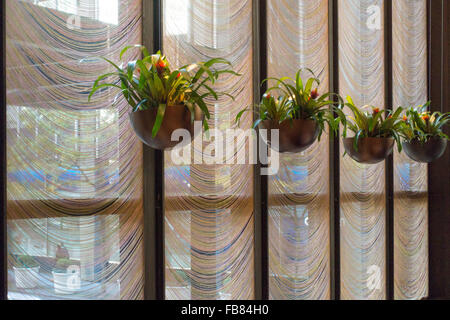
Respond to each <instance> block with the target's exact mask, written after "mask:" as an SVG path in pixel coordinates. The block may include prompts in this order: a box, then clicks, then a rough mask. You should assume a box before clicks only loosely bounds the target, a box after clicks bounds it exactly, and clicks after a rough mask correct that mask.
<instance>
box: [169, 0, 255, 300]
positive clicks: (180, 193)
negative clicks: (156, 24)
mask: <svg viewBox="0 0 450 320" xmlns="http://www.w3.org/2000/svg"><path fill="white" fill-rule="evenodd" d="M163 12H164V14H163V21H164V26H163V48H164V53H165V54H166V55H167V56H168V58H169V60H170V61H169V62H171V63H172V64H173V65H174V66H181V65H184V64H187V63H192V62H198V61H206V60H208V59H210V58H216V57H223V58H225V59H227V60H229V61H230V62H231V63H232V65H233V69H234V70H235V71H237V72H239V73H240V74H242V76H241V77H239V78H236V77H232V76H223V77H221V79H220V81H219V82H217V83H216V84H215V88H216V89H218V90H219V91H225V92H229V93H230V94H232V95H233V96H235V99H236V100H235V102H233V101H232V100H231V99H230V98H229V97H226V96H223V97H220V98H219V101H209V103H208V104H209V110H210V113H211V119H210V121H209V126H210V128H211V129H219V130H221V131H222V132H224V131H225V130H226V129H228V128H231V127H232V126H233V123H234V118H235V117H236V115H237V113H238V112H239V111H240V109H241V108H243V107H244V106H251V105H252V100H253V88H252V74H253V73H252V56H253V52H252V1H251V0H244V1H243V0H217V1H210V0H182V1H180V0H164V1H163ZM251 121H252V119H251V114H249V113H248V114H247V115H246V116H245V119H243V120H242V121H241V129H244V128H249V127H250V126H251ZM204 139H205V143H204V145H203V147H205V146H206V145H207V144H209V143H208V142H206V140H207V137H204ZM238 141H239V139H238ZM230 142H231V141H227V140H225V145H227V146H228V145H230ZM194 144H195V143H194ZM195 147H196V149H195V150H194V153H200V154H202V150H203V151H204V149H201V148H197V146H195ZM242 147H244V146H243V145H238V146H237V149H236V150H239V149H240V148H242ZM208 154H209V153H208ZM202 155H203V158H204V161H203V162H204V164H195V165H186V166H180V165H175V164H174V163H173V162H172V160H171V152H166V153H165V159H166V160H165V179H166V180H165V235H166V248H165V253H166V263H165V267H166V298H167V299H195V300H201V299H252V298H253V297H254V292H253V287H254V284H253V282H254V272H253V259H254V257H253V239H254V237H253V233H254V228H253V169H252V166H251V165H241V164H233V165H223V164H217V163H214V164H211V163H212V162H211V161H213V159H210V157H208V156H207V155H206V153H203V154H202ZM234 158H236V154H235V153H233V154H232V156H231V159H227V160H233V159H234ZM220 160H223V159H220ZM234 162H235V163H236V161H234ZM206 163H209V164H206Z"/></svg>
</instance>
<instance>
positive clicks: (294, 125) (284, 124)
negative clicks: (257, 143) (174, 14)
mask: <svg viewBox="0 0 450 320" xmlns="http://www.w3.org/2000/svg"><path fill="white" fill-rule="evenodd" d="M303 71H308V72H309V73H311V75H312V77H311V78H308V79H307V80H306V82H304V81H303V79H302V77H301V73H302V72H303ZM269 81H275V82H276V85H275V86H273V87H270V88H269V89H268V90H267V92H266V93H265V94H264V96H263V98H262V100H261V103H260V104H259V106H258V109H259V110H258V111H257V113H259V119H258V120H256V121H255V123H254V127H257V126H260V127H262V128H264V129H268V130H269V138H268V143H269V144H270V142H271V137H270V132H271V130H272V129H278V130H280V145H279V149H278V150H277V151H279V152H301V151H304V150H306V149H307V148H308V147H310V146H311V145H312V144H313V143H314V141H316V139H318V140H320V138H321V136H322V133H323V131H324V130H325V123H327V124H328V126H329V127H330V129H331V130H330V131H332V132H333V133H335V132H337V130H338V128H339V123H340V122H342V123H343V124H344V125H345V121H346V120H345V116H344V114H343V113H342V110H341V109H340V108H339V107H338V106H336V105H341V104H340V103H336V102H335V101H333V100H332V98H333V96H336V97H337V98H338V101H339V102H341V101H342V99H341V98H340V97H339V96H338V95H337V94H334V93H325V94H323V95H319V93H318V89H317V87H318V86H319V85H320V80H319V79H318V78H317V77H316V76H315V75H314V73H313V72H312V71H311V70H310V69H300V70H298V71H297V74H296V77H295V80H293V79H292V78H289V77H284V78H267V79H265V80H264V81H263V83H265V82H269ZM272 93H275V94H276V97H275V96H273V95H272ZM246 111H249V110H248V109H244V110H242V111H241V112H239V114H238V115H237V117H236V122H238V123H239V121H240V119H241V117H242V115H243V113H244V112H246ZM334 113H336V114H337V115H338V117H335V116H334Z"/></svg>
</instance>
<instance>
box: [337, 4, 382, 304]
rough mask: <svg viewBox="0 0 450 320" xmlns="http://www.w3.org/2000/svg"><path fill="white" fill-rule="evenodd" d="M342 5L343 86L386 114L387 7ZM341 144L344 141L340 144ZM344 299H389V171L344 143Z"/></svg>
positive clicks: (358, 101) (360, 103)
mask: <svg viewBox="0 0 450 320" xmlns="http://www.w3.org/2000/svg"><path fill="white" fill-rule="evenodd" d="M338 3H339V9H338V10H339V20H338V24H339V86H340V94H341V95H342V96H343V97H346V96H347V95H350V96H351V97H352V98H353V100H354V102H355V103H356V104H357V105H358V106H363V105H366V104H370V105H374V106H377V107H380V109H382V108H384V99H385V98H384V95H385V92H384V86H385V81H384V76H385V74H384V18H383V12H384V1H382V0H341V1H339V2H338ZM341 140H342V139H341ZM340 179H341V181H340V185H341V197H340V201H341V221H340V222H341V226H340V230H341V243H340V244H341V248H340V250H341V259H340V261H341V297H342V299H375V300H376V299H384V298H385V297H386V288H385V287H386V286H385V282H386V281H385V279H386V278H385V277H386V274H385V265H386V250H385V246H386V243H385V209H386V208H385V199H386V197H385V196H386V192H385V165H384V163H381V164H377V165H363V164H359V163H357V162H355V161H354V160H352V159H351V158H350V157H349V156H344V147H343V144H342V143H341V167H340Z"/></svg>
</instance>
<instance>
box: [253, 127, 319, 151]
mask: <svg viewBox="0 0 450 320" xmlns="http://www.w3.org/2000/svg"><path fill="white" fill-rule="evenodd" d="M259 127H260V128H261V129H267V130H268V131H267V139H265V140H264V142H265V143H266V144H267V145H268V146H269V147H271V148H272V149H274V150H275V151H277V152H280V153H297V152H303V151H305V150H307V149H308V148H309V147H310V146H311V145H312V144H313V143H314V142H315V141H316V140H317V137H318V136H319V132H320V130H319V126H318V125H317V122H315V121H314V120H303V119H292V120H285V121H283V122H281V123H279V122H278V121H274V120H264V121H261V123H260V125H259ZM272 130H279V144H278V147H274V146H272V143H271V141H272V137H271V132H272Z"/></svg>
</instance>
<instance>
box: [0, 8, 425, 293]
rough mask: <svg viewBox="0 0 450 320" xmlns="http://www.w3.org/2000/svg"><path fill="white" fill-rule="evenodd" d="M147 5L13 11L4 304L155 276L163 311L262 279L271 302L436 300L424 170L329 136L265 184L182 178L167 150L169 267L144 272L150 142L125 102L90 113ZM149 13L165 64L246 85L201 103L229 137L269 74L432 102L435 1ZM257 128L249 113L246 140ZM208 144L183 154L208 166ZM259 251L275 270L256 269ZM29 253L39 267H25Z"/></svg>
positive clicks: (139, 288)
mask: <svg viewBox="0 0 450 320" xmlns="http://www.w3.org/2000/svg"><path fill="white" fill-rule="evenodd" d="M149 3H150V2H149V1H141V0H83V1H80V0H76V1H72V0H46V1H37V0H14V1H7V2H6V19H7V22H8V23H7V29H6V36H7V43H8V45H7V52H6V55H7V59H6V62H7V100H8V101H7V102H8V103H7V149H8V153H7V157H8V161H7V174H8V181H7V192H8V199H7V200H8V201H7V205H8V210H7V228H8V230H7V233H8V241H7V249H8V288H9V292H8V297H9V298H10V299H143V298H145V297H147V296H148V293H147V292H144V290H145V289H144V287H145V286H144V279H145V278H146V277H147V276H148V274H149V269H151V270H161V271H163V272H164V287H163V288H162V289H163V290H162V291H164V294H165V298H166V299H170V300H175V299H194V300H201V299H221V300H234V299H254V298H259V295H260V294H261V293H260V292H258V286H261V285H264V284H265V281H266V282H267V286H266V287H264V288H262V290H260V291H262V295H263V297H264V298H269V299H292V300H300V299H322V300H326V299H330V298H333V296H334V295H335V294H336V293H337V294H339V295H340V297H339V298H341V299H373V300H381V299H386V298H388V297H389V295H390V294H391V289H390V288H389V286H392V289H393V294H394V297H395V298H396V299H420V298H423V297H426V296H427V295H428V291H429V288H428V272H429V270H428V181H427V178H428V172H427V166H426V165H420V164H417V163H415V162H412V161H410V160H408V158H407V157H406V156H405V155H402V154H399V153H398V152H395V154H394V156H393V159H389V160H388V161H386V162H385V163H380V164H377V165H362V164H358V163H356V162H355V161H353V160H352V159H350V157H348V156H345V155H344V148H343V146H342V143H341V145H340V150H339V151H338V150H335V146H336V145H337V144H338V140H337V139H336V140H333V138H332V137H330V135H329V133H328V132H327V133H325V134H324V135H323V136H322V138H321V140H320V141H317V142H316V143H315V144H314V145H313V146H312V147H311V148H309V149H308V150H306V151H305V152H302V153H297V154H280V168H279V171H278V173H276V174H275V175H272V176H269V177H265V178H264V179H265V180H262V181H264V182H265V183H261V185H258V183H255V181H258V180H255V177H257V176H256V174H259V173H258V167H257V166H253V165H249V164H226V165H224V164H219V163H215V162H214V159H209V158H208V159H207V161H208V162H210V163H211V164H193V165H177V164H175V163H173V162H172V161H171V156H170V152H166V153H165V155H166V156H165V157H164V159H165V160H164V163H163V167H164V169H163V175H164V177H163V178H164V186H162V185H161V186H160V187H161V188H163V187H164V190H163V191H164V192H163V194H164V197H163V201H164V219H163V220H164V223H163V229H162V230H159V229H158V230H157V231H159V232H160V233H161V234H162V231H163V232H164V234H165V239H164V240H165V241H164V247H163V248H162V249H163V250H162V251H163V252H164V253H163V254H164V260H163V263H160V265H145V263H144V262H145V261H148V259H146V257H145V256H144V255H145V254H147V253H148V252H147V251H148V250H143V249H144V246H147V245H150V243H144V242H145V241H147V240H148V238H149V237H151V236H153V235H148V234H144V232H145V231H144V230H145V229H147V228H145V227H148V226H146V225H144V223H147V217H146V220H145V222H144V199H145V197H149V195H148V194H144V186H143V181H144V178H148V177H143V171H144V170H143V168H144V166H146V165H148V164H147V163H143V162H144V160H143V159H144V158H143V146H142V144H141V143H140V142H139V141H138V139H137V138H136V137H135V135H134V133H133V131H132V130H131V128H130V125H129V121H128V113H129V107H128V106H127V104H126V102H125V101H123V99H122V97H121V96H120V94H119V95H117V92H115V91H113V90H109V89H104V90H100V91H99V92H98V94H96V95H95V96H94V97H93V100H92V102H88V95H89V91H90V88H91V86H92V84H93V81H95V79H96V77H97V76H98V75H99V74H102V73H104V72H106V71H108V70H109V69H108V68H109V66H108V65H107V64H106V63H104V62H103V61H102V60H101V59H99V57H100V56H106V57H108V58H110V59H112V60H114V61H117V60H118V57H119V53H120V51H121V49H122V48H123V47H124V46H126V45H131V44H135V43H141V42H142V38H143V36H144V38H145V36H146V35H143V34H142V30H143V26H142V15H143V12H144V11H145V10H144V9H145V6H148V5H149ZM330 3H331V4H333V5H330ZM336 3H337V6H335V5H334V4H336ZM156 4H158V5H159V4H160V5H161V7H162V12H161V14H162V16H161V17H157V18H158V19H157V21H159V20H161V21H162V22H161V25H160V26H159V28H160V29H158V30H151V31H161V35H162V39H161V40H162V51H163V52H164V54H166V55H167V56H168V58H169V60H170V62H171V64H172V65H173V66H175V67H178V66H181V65H185V64H187V63H191V62H196V61H204V60H208V59H209V58H213V57H223V58H225V59H228V60H229V61H231V63H232V65H233V69H234V70H235V71H237V72H238V73H240V74H242V76H241V77H239V78H235V77H233V76H229V75H224V76H223V77H222V78H221V79H220V81H218V82H217V83H216V84H215V87H216V88H217V89H218V90H219V91H225V92H229V93H231V94H233V95H234V96H235V100H232V99H231V98H229V97H227V96H221V97H220V98H219V99H218V101H208V105H209V110H210V112H211V119H210V120H209V126H210V128H212V129H220V130H226V129H228V128H231V127H232V126H233V125H234V119H235V117H236V115H237V113H238V112H239V111H240V110H242V108H243V107H244V106H252V105H253V104H254V103H255V102H257V101H258V99H259V97H258V94H259V93H260V92H259V88H257V87H256V86H255V85H254V82H255V81H256V80H257V77H258V76H259V75H261V76H262V77H265V76H269V77H280V76H285V75H290V76H293V75H294V74H295V72H296V71H297V70H298V69H299V68H302V67H308V68H311V69H312V70H313V71H314V73H315V75H316V76H317V77H318V78H319V79H320V81H321V84H320V86H319V92H320V93H323V92H327V91H329V90H337V91H338V92H339V93H340V95H341V96H343V97H346V96H347V95H351V96H352V98H353V100H354V101H355V102H356V104H357V105H365V104H372V105H376V106H379V107H382V108H384V107H386V106H387V102H389V101H390V99H392V100H393V101H392V104H393V105H394V106H397V105H402V106H404V107H409V106H411V105H417V104H422V103H424V102H425V101H426V100H428V96H427V91H428V84H427V76H428V70H427V68H428V66H427V50H428V46H427V40H428V39H427V30H426V29H427V19H426V16H427V3H426V0H396V1H393V2H392V3H391V2H388V1H384V0H340V1H332V2H330V1H328V0H318V1H317V0H315V1H313V0H285V1H279V0H265V1H261V2H256V1H252V0H214V1H209V0H161V1H160V3H159V2H157V3H156ZM150 5H151V6H153V2H152V3H151V4H150ZM152 8H153V7H152ZM391 8H392V18H391V17H390V16H388V15H387V14H386V13H389V12H390V9H391ZM145 12H147V11H145ZM155 14H160V13H159V12H156V13H155ZM336 14H337V16H338V19H337V21H334V20H333V19H335V15H336ZM159 18H162V19H159ZM150 20H151V19H148V20H147V21H150ZM14 21H22V22H23V23H21V24H20V25H17V24H15V23H14ZM151 23H153V21H151ZM258 23H259V25H257V24H258ZM330 23H332V24H331V25H330ZM255 27H258V28H260V30H259V31H260V32H255V30H258V29H257V28H255ZM334 27H336V29H335V30H333V28H334ZM266 31H267V32H266ZM155 34H156V32H155ZM391 36H392V48H388V47H387V46H389V45H390V44H389V42H388V41H386V40H389V39H390V37H391ZM257 49H261V52H257V51H256V50H257ZM334 50H336V51H334ZM127 54H128V55H129V56H128V57H127V58H126V59H128V58H130V59H131V58H133V57H135V56H134V55H137V54H138V52H132V51H129V52H128V53H127ZM336 54H337V55H338V56H337V58H336V59H334V55H336ZM391 54H392V57H391V56H390V55H391ZM391 58H392V59H391ZM126 59H125V60H126ZM266 60H267V61H266ZM331 61H333V63H334V64H331V63H330V62H331ZM390 67H392V75H391V74H389V72H387V70H388V69H389V68H390ZM302 76H309V75H308V74H307V73H306V72H304V73H303V74H302ZM391 76H392V78H391ZM386 80H389V81H386ZM391 80H392V81H391ZM388 107H390V106H388ZM252 122H253V116H252V114H251V113H246V114H244V117H243V118H242V120H241V126H240V127H241V128H250V127H251V126H252ZM242 135H245V133H244V132H243V133H242ZM211 139H214V138H211ZM203 140H204V144H203V145H200V146H199V145H195V144H193V145H192V146H191V147H192V148H193V149H194V153H196V154H200V153H201V154H202V155H203V157H208V156H207V155H206V154H205V153H204V148H205V146H206V144H207V143H208V142H209V141H208V137H207V136H206V135H205V136H204V137H203ZM237 141H241V144H240V145H238V146H237V150H239V149H242V148H245V146H244V145H243V143H245V139H239V138H238V139H237ZM224 143H225V144H229V143H230V141H225V142H224ZM333 143H334V144H333ZM233 144H234V141H233ZM331 146H333V147H331ZM229 156H230V155H229V154H227V155H224V157H229ZM231 157H232V158H233V159H235V158H236V159H237V158H238V154H237V152H236V154H232V155H231ZM338 158H339V165H337V163H338V161H337V159H338ZM227 160H228V163H230V162H235V161H230V159H227ZM225 162H227V161H224V162H223V163H225ZM161 164H162V163H161ZM147 171H148V172H150V173H149V174H150V175H153V174H154V173H153V171H152V170H147ZM156 174H158V173H156ZM152 178H153V176H152ZM334 180H339V181H338V182H337V181H334ZM391 187H392V188H391ZM266 191H267V192H266ZM266 196H267V197H266ZM259 197H262V198H263V201H261V206H262V208H261V209H260V208H258V207H257V205H255V204H256V203H257V202H256V201H259V200H256V199H259ZM333 197H336V198H334V199H333ZM337 200H339V203H337V202H338V201H337ZM257 210H259V211H257ZM261 213H262V217H261V216H260V214H261ZM333 214H335V215H336V216H333ZM391 218H392V221H393V226H392V225H390V224H389V221H391V220H390V219H391ZM257 219H260V220H257ZM264 219H266V220H264ZM263 221H264V222H267V225H266V224H265V223H260V222H263ZM337 222H338V223H337ZM262 225H264V226H262ZM264 228H267V229H264ZM389 228H392V229H393V233H392V232H390V231H389V230H390V229H389ZM261 233H263V235H262V236H261ZM334 233H336V234H338V239H339V243H338V244H336V243H334V240H335V238H333V234H334ZM265 240H267V243H265ZM150 242H151V241H150ZM162 245H163V244H161V246H162ZM390 247H392V251H393V253H392V255H393V257H394V263H395V265H394V268H393V269H391V268H390V261H389V259H388V258H389V255H388V254H387V252H388V251H390ZM256 250H261V252H262V253H264V254H266V257H267V259H260V260H258V258H256V259H255V257H260V256H261V252H258V254H257V252H256ZM337 254H338V255H339V256H338V257H336V256H335V255H337ZM25 257H29V258H31V259H32V260H33V261H35V262H36V263H37V264H38V265H39V268H38V269H37V270H34V271H33V270H32V272H28V273H27V272H26V271H24V270H19V269H23V267H24V265H23V261H24V259H25V260H26V258H25ZM336 258H338V259H337V260H339V262H338V263H339V264H338V265H336V263H335V262H336ZM63 263H65V264H67V265H66V267H63V268H62V269H63V271H64V272H62V271H61V264H63ZM21 267H22V268H21ZM28 269H31V268H28ZM261 270H262V272H261ZM336 270H337V271H338V272H339V274H337V272H336ZM155 273H156V272H155ZM159 274H160V273H159ZM255 274H256V275H257V276H255ZM64 275H67V277H66V278H64ZM391 276H392V278H393V281H390V277H391ZM257 277H259V278H257ZM262 278H264V279H263V280H261V279H262ZM61 279H62V280H61ZM387 279H388V280H389V281H386V280H387ZM333 281H335V282H334V283H333ZM391 282H392V283H391ZM333 284H334V285H333ZM335 285H337V286H335ZM334 287H338V289H339V290H340V291H339V292H337V291H333V288H334ZM259 289H261V288H259Z"/></svg>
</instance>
